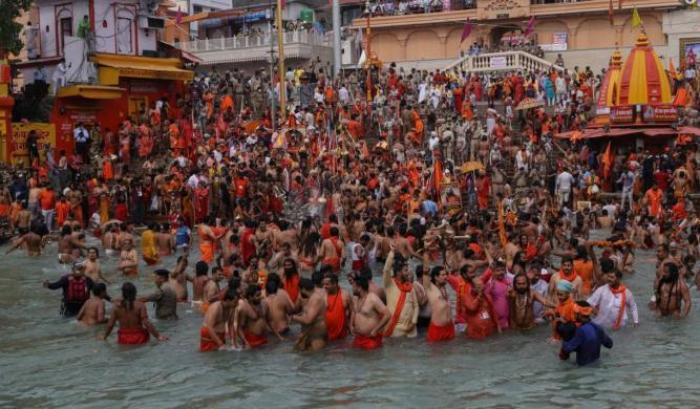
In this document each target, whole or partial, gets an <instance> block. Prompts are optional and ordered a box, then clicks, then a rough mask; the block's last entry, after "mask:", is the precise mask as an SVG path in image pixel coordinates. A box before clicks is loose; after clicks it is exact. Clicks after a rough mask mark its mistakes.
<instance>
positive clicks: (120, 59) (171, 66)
mask: <svg viewBox="0 0 700 409" xmlns="http://www.w3.org/2000/svg"><path fill="white" fill-rule="evenodd" d="M92 61H93V62H94V63H95V64H97V66H98V70H99V78H100V84H102V85H116V84H119V77H127V78H147V79H159V80H175V81H191V80H192V78H194V72H193V71H190V70H185V69H182V68H180V67H181V65H182V62H181V61H180V60H179V59H177V58H152V57H136V56H131V55H116V54H95V55H94V56H93V57H92Z"/></svg>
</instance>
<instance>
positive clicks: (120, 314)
mask: <svg viewBox="0 0 700 409" xmlns="http://www.w3.org/2000/svg"><path fill="white" fill-rule="evenodd" d="M117 322H118V323H119V331H117V342H118V343H119V344H121V345H141V344H146V343H148V340H149V334H150V335H153V337H154V338H156V339H157V340H158V341H166V340H167V339H168V337H166V336H164V335H161V334H160V333H158V331H157V330H156V328H155V327H154V326H153V324H151V322H150V321H149V320H148V311H146V305H145V304H144V303H142V302H141V301H137V300H136V286H134V285H133V284H132V283H130V282H128V281H127V282H126V283H124V284H122V299H121V300H120V301H119V302H116V303H115V308H114V310H113V311H112V316H111V317H110V318H109V322H108V323H107V329H106V330H105V333H104V334H103V335H102V336H101V338H102V339H103V340H106V339H107V338H108V337H109V335H110V334H111V333H112V329H114V325H115V324H116V323H117Z"/></svg>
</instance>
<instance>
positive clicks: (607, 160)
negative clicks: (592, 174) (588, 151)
mask: <svg viewBox="0 0 700 409" xmlns="http://www.w3.org/2000/svg"><path fill="white" fill-rule="evenodd" d="M611 144H612V142H608V147H607V148H605V152H604V153H603V158H602V159H601V163H602V165H603V178H605V179H607V178H609V177H610V171H611V170H612V165H613V162H614V161H615V156H614V155H613V152H612V147H611Z"/></svg>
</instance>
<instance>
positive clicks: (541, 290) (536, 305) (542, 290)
mask: <svg viewBox="0 0 700 409" xmlns="http://www.w3.org/2000/svg"><path fill="white" fill-rule="evenodd" d="M548 290H549V285H548V284H547V282H546V281H544V280H542V279H540V280H538V281H537V282H536V283H534V284H530V291H533V292H536V293H538V294H539V295H541V296H543V297H547V291H548ZM532 313H533V315H534V316H535V320H541V319H542V317H544V306H543V305H542V304H540V302H539V301H533V303H532Z"/></svg>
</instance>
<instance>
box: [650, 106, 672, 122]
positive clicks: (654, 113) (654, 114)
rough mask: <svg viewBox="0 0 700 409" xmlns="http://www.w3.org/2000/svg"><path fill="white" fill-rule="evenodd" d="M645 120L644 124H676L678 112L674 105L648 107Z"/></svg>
mask: <svg viewBox="0 0 700 409" xmlns="http://www.w3.org/2000/svg"><path fill="white" fill-rule="evenodd" d="M643 118H644V122H675V121H676V120H678V110H677V109H676V107H674V106H673V105H647V106H646V107H644V114H643Z"/></svg>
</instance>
